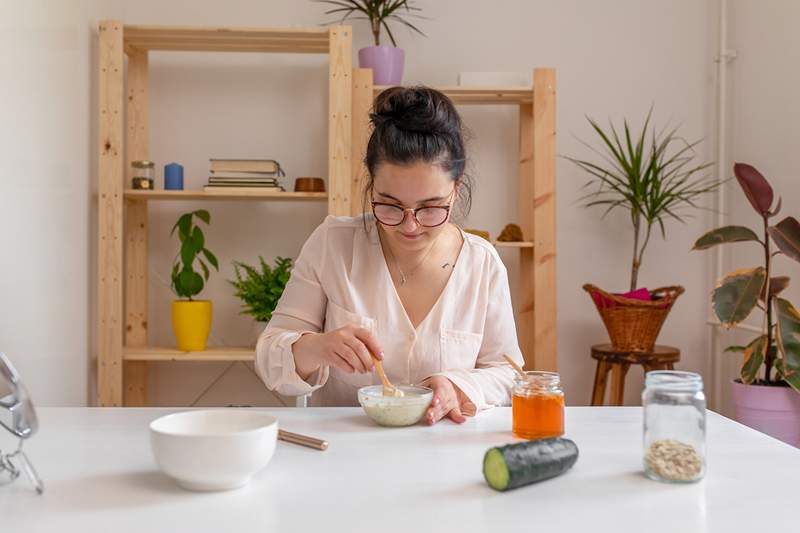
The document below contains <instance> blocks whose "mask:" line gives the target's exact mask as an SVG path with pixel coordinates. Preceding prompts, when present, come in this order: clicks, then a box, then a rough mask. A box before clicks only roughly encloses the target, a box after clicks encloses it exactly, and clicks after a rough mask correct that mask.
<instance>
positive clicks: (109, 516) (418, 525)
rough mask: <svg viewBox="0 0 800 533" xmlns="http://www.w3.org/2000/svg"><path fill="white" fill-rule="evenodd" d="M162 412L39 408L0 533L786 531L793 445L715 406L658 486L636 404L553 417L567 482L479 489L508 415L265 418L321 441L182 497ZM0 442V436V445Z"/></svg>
mask: <svg viewBox="0 0 800 533" xmlns="http://www.w3.org/2000/svg"><path fill="white" fill-rule="evenodd" d="M173 411H174V410H170V409H81V408H75V409H72V408H49V409H40V410H39V415H40V420H41V426H42V427H41V430H40V432H39V433H38V434H37V435H36V436H35V437H34V438H33V439H32V440H31V441H30V442H28V443H27V444H26V450H27V452H28V455H29V457H30V458H31V459H32V461H33V463H34V464H35V466H36V467H37V469H38V470H39V473H40V474H41V475H42V477H43V478H44V481H45V484H46V491H45V493H44V495H41V496H39V495H37V494H36V493H35V492H34V491H33V490H32V489H31V487H30V485H29V484H28V482H27V480H25V479H23V478H20V479H18V480H17V481H16V482H14V483H13V484H11V485H7V486H3V487H0V530H1V531H3V532H4V533H5V532H9V533H10V532H25V533H35V532H48V533H50V532H55V531H59V532H73V531H74V532H80V533H84V532H93V531H98V532H99V531H103V532H105V531H114V532H115V533H124V532H136V533H145V532H146V533H152V532H158V531H191V532H192V533H200V532H204V531H231V532H235V533H246V532H250V531H258V532H292V531H309V532H310V531H325V532H328V531H347V532H356V531H370V532H380V533H390V532H394V531H398V532H400V531H402V532H404V533H408V532H415V533H417V532H422V531H465V532H466V531H497V532H508V533H514V532H516V531H537V532H542V533H543V532H551V531H552V532H579V531H592V532H593V533H595V532H599V531H614V532H619V533H625V532H636V533H643V532H647V533H654V532H670V533H672V532H680V533H693V532H705V531H714V532H724V533H733V532H739V531H742V532H745V531H746V532H748V533H762V532H766V533H777V532H784V531H786V532H788V531H793V532H797V531H800V524H799V523H798V521H797V519H796V508H795V507H794V505H796V504H797V503H796V502H797V497H796V494H797V491H798V488H800V450H797V449H795V448H792V447H790V446H788V445H786V444H783V443H781V442H778V441H776V440H773V439H771V438H769V437H767V436H765V435H763V434H761V433H757V432H755V431H753V430H750V429H748V428H746V427H744V426H741V425H739V424H737V423H735V422H732V421H730V420H728V419H725V418H723V417H721V416H719V415H716V414H714V413H709V419H708V449H709V452H708V460H709V466H708V474H707V476H706V478H705V480H703V481H701V482H699V483H696V484H692V485H668V484H662V483H657V482H654V481H650V480H648V479H646V478H645V477H644V476H643V474H642V472H641V470H642V469H641V449H640V446H641V444H640V443H641V409H640V408H633V407H629V408H624V407H623V408H612V407H575V408H568V409H567V422H566V423H567V435H566V436H568V437H570V438H572V439H573V440H574V441H575V442H576V443H577V444H578V447H579V448H580V459H579V460H578V462H577V464H576V465H575V467H574V468H573V469H572V470H571V471H569V472H568V473H567V474H565V475H563V476H561V477H558V478H555V479H552V480H548V481H545V482H542V483H539V484H536V485H530V486H527V487H523V488H520V489H517V490H514V491H509V492H507V493H498V492H495V491H493V490H492V489H490V488H489V487H487V486H486V484H485V482H484V480H483V477H482V473H481V468H482V459H483V454H484V452H485V451H486V449H487V448H489V447H490V446H494V445H499V444H503V443H506V442H510V441H512V440H513V438H512V436H511V433H510V431H509V429H510V427H511V412H510V409H508V408H502V409H494V410H491V411H488V412H486V413H482V414H480V415H479V416H478V417H476V418H474V419H470V420H468V421H467V422H466V423H465V424H464V425H463V426H456V425H454V424H451V423H449V422H444V423H440V424H437V425H436V426H434V427H426V426H416V427H411V428H401V429H384V428H380V427H377V426H375V425H373V423H372V422H371V421H370V420H369V419H367V418H366V417H365V416H364V415H363V414H362V412H361V410H360V409H350V408H341V409H340V408H322V409H270V410H268V411H270V412H272V413H274V414H276V415H277V416H278V418H279V421H280V425H281V427H283V428H284V429H288V430H290V431H296V432H300V433H306V434H309V435H314V436H319V437H324V438H326V439H328V440H329V441H330V449H329V450H328V451H326V452H319V451H315V450H311V449H307V448H301V447H298V446H294V445H291V444H287V443H283V442H281V443H279V444H278V449H277V451H276V453H275V457H274V458H273V459H272V461H271V462H270V464H269V465H268V466H267V468H266V469H265V470H263V471H262V472H261V473H260V474H259V475H258V476H256V478H254V480H253V482H252V483H251V484H250V485H248V486H246V487H244V488H242V489H239V490H235V491H230V492H219V493H191V492H186V491H184V490H182V489H179V488H178V487H177V486H176V485H175V484H174V483H173V482H172V480H170V479H169V478H167V477H165V476H163V475H162V474H161V473H160V472H159V471H158V470H157V469H156V465H155V462H154V460H153V458H152V455H151V452H150V444H149V435H148V429H147V426H148V423H149V422H150V421H151V420H153V419H155V418H157V417H158V416H161V415H163V414H165V413H168V412H173ZM2 442H3V443H4V444H5V446H6V451H8V449H7V443H8V441H7V440H5V439H4V440H3V441H2Z"/></svg>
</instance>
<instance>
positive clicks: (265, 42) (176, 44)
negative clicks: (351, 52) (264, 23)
mask: <svg viewBox="0 0 800 533" xmlns="http://www.w3.org/2000/svg"><path fill="white" fill-rule="evenodd" d="M124 40H125V46H126V47H127V48H130V47H132V48H135V49H139V50H182V51H208V52H289V53H294V52H298V53H322V54H325V53H328V51H329V48H330V29H329V28H321V27H308V28H304V27H298V28H228V27H207V28H204V27H192V26H125V27H124Z"/></svg>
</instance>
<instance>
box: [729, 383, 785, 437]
mask: <svg viewBox="0 0 800 533" xmlns="http://www.w3.org/2000/svg"><path fill="white" fill-rule="evenodd" d="M733 401H734V403H735V404H736V420H738V421H739V422H741V423H742V424H744V425H746V426H750V427H751V428H753V429H756V430H758V431H761V432H762V433H766V434H767V435H770V436H772V437H775V438H776V439H778V440H782V441H783V442H786V443H788V444H791V445H792V446H797V447H800V393H798V392H797V391H795V390H794V389H792V388H791V387H767V386H764V385H744V384H743V383H739V382H737V381H734V382H733Z"/></svg>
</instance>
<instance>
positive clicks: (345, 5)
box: [314, 0, 425, 46]
mask: <svg viewBox="0 0 800 533" xmlns="http://www.w3.org/2000/svg"><path fill="white" fill-rule="evenodd" d="M314 1H315V2H318V3H321V4H329V5H332V6H334V7H333V8H332V9H329V10H328V11H326V12H325V14H326V15H336V16H337V17H339V20H340V22H344V21H345V20H347V19H349V18H352V19H354V20H367V21H369V27H370V30H371V31H372V38H373V40H374V41H375V46H380V44H381V29H385V30H386V34H387V35H388V36H389V40H390V41H392V45H393V46H397V42H396V41H395V40H394V35H393V34H392V30H391V29H390V28H389V22H390V21H391V22H399V23H400V24H402V25H403V26H405V27H407V28H409V29H410V30H411V31H413V32H416V33H418V34H420V35H422V36H423V37H424V36H425V34H424V33H422V31H421V30H420V29H419V28H417V27H416V26H414V25H413V24H412V23H410V22H409V21H408V18H407V17H417V18H421V17H419V15H418V12H419V11H422V10H421V9H420V8H418V7H416V6H414V5H413V2H412V0H314Z"/></svg>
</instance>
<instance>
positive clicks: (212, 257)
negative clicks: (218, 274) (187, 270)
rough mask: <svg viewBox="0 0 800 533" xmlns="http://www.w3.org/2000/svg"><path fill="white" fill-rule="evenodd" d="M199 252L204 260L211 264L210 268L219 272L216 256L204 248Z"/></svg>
mask: <svg viewBox="0 0 800 533" xmlns="http://www.w3.org/2000/svg"><path fill="white" fill-rule="evenodd" d="M200 251H201V252H203V255H204V256H206V259H208V262H209V263H211V266H213V267H214V268H215V269H216V270H217V271H219V261H217V256H215V255H214V254H212V253H211V251H210V250H208V249H206V248H203V249H202V250H200Z"/></svg>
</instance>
